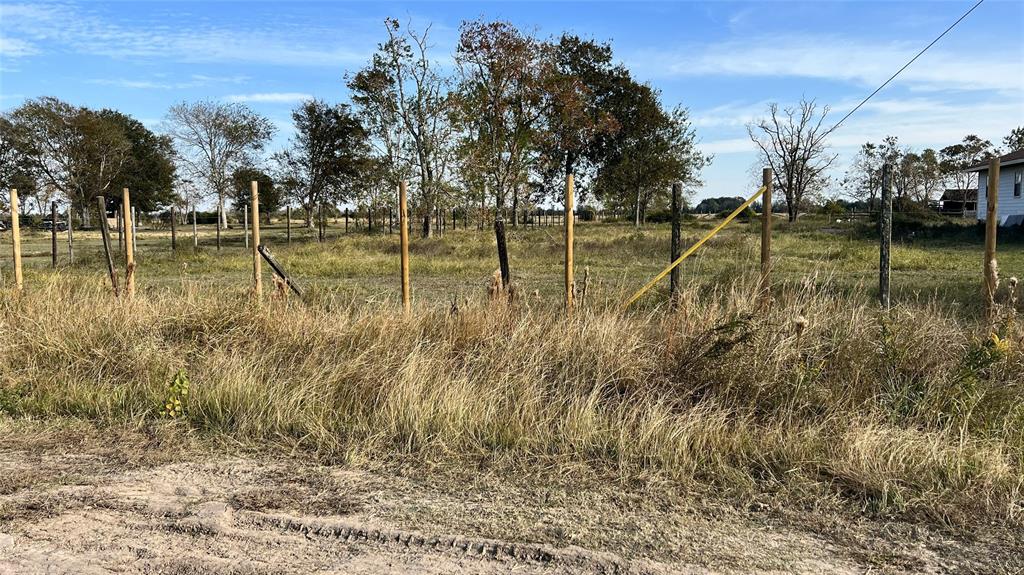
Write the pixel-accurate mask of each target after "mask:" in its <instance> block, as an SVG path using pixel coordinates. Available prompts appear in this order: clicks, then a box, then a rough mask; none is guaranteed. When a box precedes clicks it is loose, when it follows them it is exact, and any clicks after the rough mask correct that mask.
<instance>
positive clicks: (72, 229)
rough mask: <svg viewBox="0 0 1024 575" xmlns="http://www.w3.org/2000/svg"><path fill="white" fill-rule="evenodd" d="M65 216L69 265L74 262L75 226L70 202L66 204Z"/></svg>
mask: <svg viewBox="0 0 1024 575" xmlns="http://www.w3.org/2000/svg"><path fill="white" fill-rule="evenodd" d="M66 216H67V221H68V265H69V266H70V265H74V263H75V226H74V225H73V224H74V220H73V219H72V217H71V204H68V211H67V213H66Z"/></svg>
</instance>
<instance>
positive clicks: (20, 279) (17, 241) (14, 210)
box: [11, 188, 25, 292]
mask: <svg viewBox="0 0 1024 575" xmlns="http://www.w3.org/2000/svg"><path fill="white" fill-rule="evenodd" d="M11 242H12V243H13V244H14V287H15V289H16V290H18V291H19V292H20V291H21V290H22V289H24V287H25V278H24V276H22V273H21V226H20V225H19V222H18V190H16V189H13V188H12V189H11Z"/></svg>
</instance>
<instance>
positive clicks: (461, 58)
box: [455, 20, 544, 225]
mask: <svg viewBox="0 0 1024 575" xmlns="http://www.w3.org/2000/svg"><path fill="white" fill-rule="evenodd" d="M460 32H461V34H460V37H459V44H458V47H457V49H456V53H455V59H456V63H457V64H458V68H459V86H458V97H457V100H456V102H457V104H458V106H457V108H456V110H457V115H456V117H457V118H458V121H459V124H460V127H461V128H462V132H463V134H464V137H463V139H462V142H461V146H460V151H461V155H462V160H463V166H464V169H467V170H470V171H477V172H480V173H481V174H482V175H484V177H485V178H486V181H487V183H488V184H489V187H490V190H491V191H492V192H493V194H494V198H495V210H496V211H497V212H499V213H500V212H502V211H503V210H504V208H505V206H506V202H507V198H508V196H509V195H510V194H511V196H512V224H513V225H516V224H518V216H519V202H520V199H521V190H522V188H523V187H524V186H525V184H526V176H527V173H528V168H529V163H530V161H531V158H532V157H533V152H534V149H535V145H536V140H537V133H538V120H539V119H540V116H541V113H542V110H543V108H542V106H541V104H542V102H543V99H544V92H543V78H542V66H541V56H542V53H543V47H542V45H541V43H540V42H538V41H537V40H536V39H535V38H533V37H532V36H529V35H526V34H523V33H522V32H520V31H519V30H517V29H516V28H515V27H514V26H513V25H512V24H510V23H508V22H484V21H482V20H480V21H473V22H464V23H463V24H462V27H461V29H460Z"/></svg>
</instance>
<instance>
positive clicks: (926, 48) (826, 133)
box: [822, 0, 985, 138]
mask: <svg viewBox="0 0 1024 575" xmlns="http://www.w3.org/2000/svg"><path fill="white" fill-rule="evenodd" d="M984 1H985V0H978V2H977V3H976V4H975V5H974V6H971V9H970V10H968V11H967V12H964V14H963V16H961V17H959V18H957V20H956V22H953V23H952V24H950V25H949V28H946V29H945V30H944V31H943V32H942V34H939V35H938V36H937V37H936V38H935V39H934V40H932V41H931V43H930V44H928V45H927V46H925V47H924V49H922V50H921V51H920V52H918V53H917V55H916V56H914V57H913V58H911V59H910V61H909V62H907V63H906V64H904V65H903V67H902V68H900V69H899V70H896V73H895V74H893V75H892V76H889V79H888V80H886V81H885V82H883V83H882V85H881V86H879V87H877V88H875V91H874V92H871V93H870V94H868V97H867V98H864V99H863V100H861V102H860V104H857V105H856V106H855V107H854V108H853V109H852V110H850V111H849V112H847V114H846V115H845V116H843V118H842V119H841V120H839V121H838V122H836V124H835V125H834V126H832V127H831V128H829V130H828V131H827V132H825V133H824V134H823V135H822V138H824V137H825V136H827V135H829V134H831V133H832V132H834V131H835V130H836V128H838V127H839V126H840V125H841V124H842V123H843V122H845V121H846V119H847V118H849V117H850V116H852V115H853V113H854V112H856V111H857V110H859V109H860V107H861V106H863V105H864V104H866V103H867V102H868V100H870V99H871V98H872V97H874V95H875V94H877V93H879V92H881V91H882V88H885V87H886V86H888V85H889V82H892V81H893V80H895V79H896V76H899V75H900V73H901V72H903V71H904V70H906V69H907V68H909V67H910V65H911V64H913V63H914V61H915V60H917V59H918V58H920V57H921V55H922V54H924V53H925V52H927V51H928V49H929V48H931V47H932V46H934V45H935V43H936V42H938V41H939V40H941V39H942V37H943V36H945V35H946V34H948V33H949V31H950V30H952V29H953V28H956V25H957V24H959V23H960V22H962V21H963V19H964V18H966V17H968V16H969V15H970V14H971V12H974V9H975V8H977V7H978V6H981V3H982V2H984Z"/></svg>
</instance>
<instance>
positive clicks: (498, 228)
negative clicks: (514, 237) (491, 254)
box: [494, 217, 512, 289]
mask: <svg viewBox="0 0 1024 575" xmlns="http://www.w3.org/2000/svg"><path fill="white" fill-rule="evenodd" d="M494 238H495V239H496V240H497V241H498V267H499V268H500V269H501V285H503V286H504V287H505V289H508V285H509V281H511V280H512V272H510V271H509V268H508V245H507V244H506V243H505V219H504V218H501V217H498V218H496V219H495V220H494Z"/></svg>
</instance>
